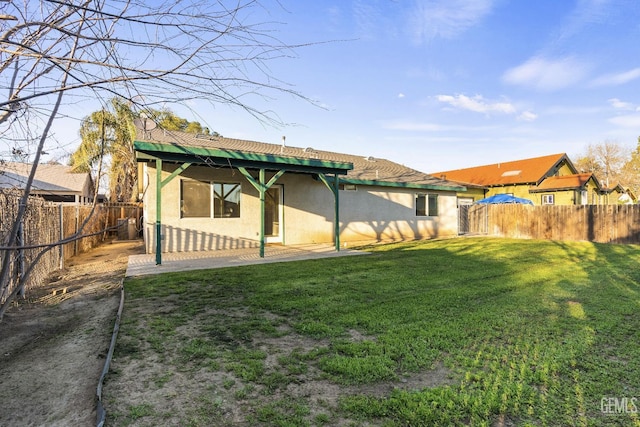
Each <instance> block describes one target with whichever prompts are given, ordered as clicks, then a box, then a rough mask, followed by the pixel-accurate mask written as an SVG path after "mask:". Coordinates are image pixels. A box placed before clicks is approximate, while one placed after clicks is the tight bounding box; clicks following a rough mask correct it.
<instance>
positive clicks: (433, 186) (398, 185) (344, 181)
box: [340, 178, 467, 191]
mask: <svg viewBox="0 0 640 427" xmlns="http://www.w3.org/2000/svg"><path fill="white" fill-rule="evenodd" d="M340 184H354V185H371V186H379V187H394V188H411V189H416V190H434V191H435V190H437V191H467V188H466V187H464V186H458V185H439V184H420V183H414V182H393V181H377V180H367V179H351V178H340Z"/></svg>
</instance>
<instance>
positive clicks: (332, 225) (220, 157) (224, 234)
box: [134, 129, 464, 263]
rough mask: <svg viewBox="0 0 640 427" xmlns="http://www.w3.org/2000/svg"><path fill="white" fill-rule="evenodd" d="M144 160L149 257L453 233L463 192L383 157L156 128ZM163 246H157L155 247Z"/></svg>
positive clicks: (144, 146) (141, 149)
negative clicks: (180, 252) (164, 253)
mask: <svg viewBox="0 0 640 427" xmlns="http://www.w3.org/2000/svg"><path fill="white" fill-rule="evenodd" d="M134 148H135V151H136V156H137V161H138V162H140V164H142V167H141V168H139V172H140V173H141V174H142V177H141V178H140V179H139V180H138V181H139V183H141V185H142V188H141V192H142V193H143V201H144V208H145V227H144V233H145V241H146V248H147V251H148V252H155V253H156V262H158V263H160V262H161V255H159V254H161V253H162V252H177V251H199V250H217V249H229V248H238V247H253V246H255V247H260V255H261V256H262V255H263V254H264V245H265V243H267V244H268V243H277V244H286V245H290V244H311V243H334V244H335V245H336V249H339V248H340V245H345V244H347V243H348V242H353V243H355V242H371V241H393V240H412V239H424V238H432V237H440V236H455V235H456V234H457V215H456V192H457V191H463V190H464V187H463V186H460V185H457V184H455V183H452V182H449V181H445V180H441V179H437V178H434V177H432V176H430V175H427V174H425V173H422V172H418V171H416V170H413V169H410V168H407V167H405V166H402V165H399V164H397V163H394V162H391V161H389V160H385V159H378V158H373V157H363V156H354V155H347V154H341V153H332V152H327V151H320V150H315V149H313V148H310V147H309V148H304V149H303V148H297V147H289V146H286V145H284V143H283V144H282V145H280V144H266V143H260V142H254V141H245V140H238V139H230V138H223V137H219V136H217V137H214V136H208V135H202V136H201V135H193V134H187V133H182V132H169V131H164V130H161V129H154V130H151V131H145V132H144V133H139V135H138V137H137V139H136V141H135V142H134ZM158 248H160V250H158Z"/></svg>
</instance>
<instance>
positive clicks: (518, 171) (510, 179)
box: [432, 153, 569, 186]
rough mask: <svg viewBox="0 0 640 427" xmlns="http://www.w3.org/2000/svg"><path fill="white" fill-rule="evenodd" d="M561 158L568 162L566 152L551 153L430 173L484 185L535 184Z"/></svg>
mask: <svg viewBox="0 0 640 427" xmlns="http://www.w3.org/2000/svg"><path fill="white" fill-rule="evenodd" d="M563 160H566V161H567V162H569V159H568V157H567V155H566V154H564V153H560V154H551V155H548V156H542V157H534V158H530V159H523V160H515V161H511V162H502V163H494V164H491V165H483V166H476V167H471V168H465V169H456V170H449V171H443V172H435V173H432V175H433V176H435V177H438V178H442V179H446V180H451V181H456V182H461V183H465V182H468V183H470V184H476V185H485V186H499V185H513V184H534V185H535V184H538V183H539V182H540V181H541V180H542V179H543V178H544V177H545V176H546V174H547V173H548V172H549V171H550V170H551V169H552V168H554V167H555V166H556V165H558V164H559V163H560V162H561V161H563Z"/></svg>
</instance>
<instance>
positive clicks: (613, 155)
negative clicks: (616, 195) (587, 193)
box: [574, 141, 630, 187]
mask: <svg viewBox="0 0 640 427" xmlns="http://www.w3.org/2000/svg"><path fill="white" fill-rule="evenodd" d="M629 157H630V150H629V149H628V148H627V147H625V146H623V145H621V144H619V143H617V142H613V141H605V142H603V143H599V144H589V145H588V146H587V149H586V151H585V152H584V153H583V154H582V155H580V156H578V157H577V158H576V160H575V162H574V164H575V166H576V168H578V170H579V171H584V172H591V173H594V174H595V175H596V176H597V177H598V179H599V180H600V182H601V184H602V185H603V186H605V187H610V186H614V185H616V184H618V182H620V181H621V180H622V179H623V178H624V176H623V167H624V165H625V163H626V162H627V161H628V159H629Z"/></svg>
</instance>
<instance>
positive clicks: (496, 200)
mask: <svg viewBox="0 0 640 427" xmlns="http://www.w3.org/2000/svg"><path fill="white" fill-rule="evenodd" d="M505 203H519V204H523V205H533V202H532V201H531V200H529V199H523V198H520V197H514V196H511V195H509V194H496V195H495V196H491V197H487V198H486V199H482V200H478V201H477V202H475V203H474V205H477V204H480V205H490V204H505Z"/></svg>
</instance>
